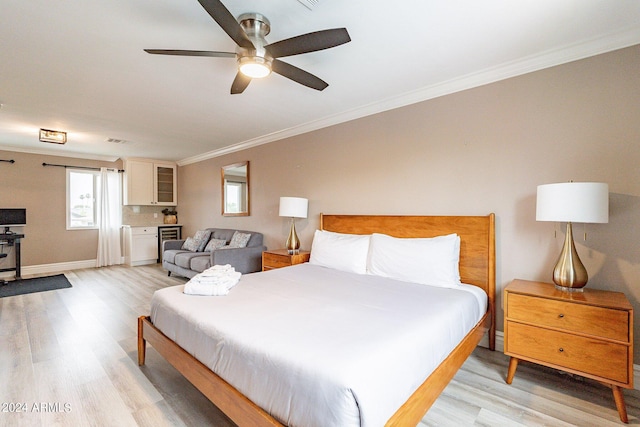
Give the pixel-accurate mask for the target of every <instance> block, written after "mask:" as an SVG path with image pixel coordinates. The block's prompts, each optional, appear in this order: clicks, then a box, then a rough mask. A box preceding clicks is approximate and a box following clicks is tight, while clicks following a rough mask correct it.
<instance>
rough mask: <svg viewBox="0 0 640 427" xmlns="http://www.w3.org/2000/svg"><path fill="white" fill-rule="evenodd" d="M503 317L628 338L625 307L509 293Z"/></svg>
mask: <svg viewBox="0 0 640 427" xmlns="http://www.w3.org/2000/svg"><path fill="white" fill-rule="evenodd" d="M577 298H579V295H578V296H577ZM507 317H508V318H509V319H513V320H518V321H522V322H526V323H530V324H534V325H540V326H547V327H552V328H558V329H564V330H566V331H572V332H579V333H582V334H586V335H593V336H597V337H603V338H610V339H613V340H618V341H623V342H628V341H629V332H630V331H629V329H628V325H629V312H628V311H626V310H616V309H611V308H604V307H595V306H591V305H583V304H573V303H570V302H567V301H555V300H551V299H548V298H539V297H533V296H529V295H522V294H516V293H512V294H510V295H509V298H508V303H507Z"/></svg>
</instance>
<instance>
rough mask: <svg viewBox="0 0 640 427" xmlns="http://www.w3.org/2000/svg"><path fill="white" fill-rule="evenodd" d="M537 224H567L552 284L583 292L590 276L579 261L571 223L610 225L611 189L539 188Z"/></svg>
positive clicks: (587, 185) (579, 185) (584, 185)
mask: <svg viewBox="0 0 640 427" xmlns="http://www.w3.org/2000/svg"><path fill="white" fill-rule="evenodd" d="M536 221H558V222H566V223H567V233H566V236H565V239H564V246H563V247H562V252H561V253H560V257H559V258H558V262H557V263H556V266H555V268H554V269H553V282H554V283H555V284H556V288H557V289H560V290H562V291H567V292H572V291H582V288H583V287H584V286H585V285H586V284H587V280H588V279H589V276H588V274H587V269H586V268H584V265H583V264H582V261H580V258H579V257H578V252H577V251H576V246H575V244H574V242H573V232H572V230H571V223H573V222H582V223H606V222H609V186H608V185H607V184H604V183H600V182H565V183H559V184H545V185H539V186H538V192H537V202H536Z"/></svg>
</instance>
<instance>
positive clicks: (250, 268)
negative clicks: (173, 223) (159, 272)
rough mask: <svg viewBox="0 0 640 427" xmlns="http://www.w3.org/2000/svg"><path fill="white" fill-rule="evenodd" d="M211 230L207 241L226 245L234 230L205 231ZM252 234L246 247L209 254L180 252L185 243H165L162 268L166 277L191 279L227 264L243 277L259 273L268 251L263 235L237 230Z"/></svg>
mask: <svg viewBox="0 0 640 427" xmlns="http://www.w3.org/2000/svg"><path fill="white" fill-rule="evenodd" d="M207 230H210V231H211V236H210V239H209V240H211V239H223V240H225V241H226V243H227V245H228V244H229V242H230V241H231V238H232V237H233V233H234V232H235V231H236V230H232V229H226V228H207ZM237 231H238V232H240V233H246V234H251V237H250V238H249V241H248V242H247V245H246V247H243V248H226V249H215V250H213V251H211V252H198V251H190V250H186V249H182V246H183V244H184V242H185V240H165V241H164V242H163V250H162V267H164V268H165V269H166V270H167V271H168V274H169V275H171V273H172V272H173V273H176V274H179V275H180V276H184V277H188V278H191V277H193V276H195V275H196V274H198V273H201V272H203V271H204V270H206V269H207V268H209V267H211V266H214V265H224V264H229V265H231V266H232V267H233V268H235V270H236V271H239V272H240V273H242V274H246V273H253V272H256V271H260V270H262V252H263V251H265V250H266V249H267V247H266V246H264V245H263V244H262V240H263V236H262V233H256V232H254V231H244V230H237Z"/></svg>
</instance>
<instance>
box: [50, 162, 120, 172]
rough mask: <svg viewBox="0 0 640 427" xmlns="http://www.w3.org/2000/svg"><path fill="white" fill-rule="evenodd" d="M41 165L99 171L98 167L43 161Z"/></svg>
mask: <svg viewBox="0 0 640 427" xmlns="http://www.w3.org/2000/svg"><path fill="white" fill-rule="evenodd" d="M42 166H55V167H58V168H65V169H66V168H72V169H87V170H92V171H99V170H100V168H94V167H91V166H72V165H56V164H53V163H43V164H42ZM107 169H113V168H107ZM118 172H120V173H122V172H124V170H122V169H118Z"/></svg>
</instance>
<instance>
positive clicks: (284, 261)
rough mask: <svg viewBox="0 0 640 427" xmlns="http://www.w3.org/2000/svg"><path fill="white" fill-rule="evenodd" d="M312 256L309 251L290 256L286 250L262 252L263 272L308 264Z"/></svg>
mask: <svg viewBox="0 0 640 427" xmlns="http://www.w3.org/2000/svg"><path fill="white" fill-rule="evenodd" d="M310 256H311V253H310V252H309V251H300V252H299V253H297V254H290V253H289V252H288V251H287V250H286V249H276V250H272V251H264V252H262V271H267V270H272V269H274V268H282V267H290V266H292V265H296V264H302V263H304V262H308V261H309V257H310Z"/></svg>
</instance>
